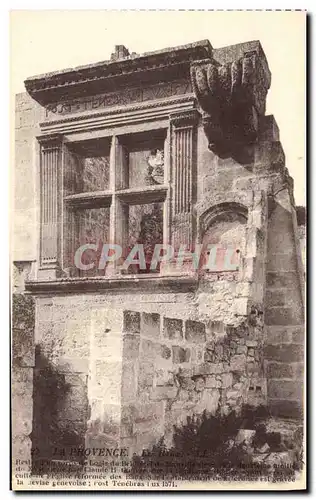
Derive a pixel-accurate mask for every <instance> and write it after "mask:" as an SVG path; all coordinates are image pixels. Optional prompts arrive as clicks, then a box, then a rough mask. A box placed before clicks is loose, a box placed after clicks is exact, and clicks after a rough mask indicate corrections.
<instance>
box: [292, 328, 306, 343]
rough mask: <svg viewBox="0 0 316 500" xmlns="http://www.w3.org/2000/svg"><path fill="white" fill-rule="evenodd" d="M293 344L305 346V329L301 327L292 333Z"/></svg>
mask: <svg viewBox="0 0 316 500" xmlns="http://www.w3.org/2000/svg"><path fill="white" fill-rule="evenodd" d="M292 342H293V343H294V344H304V342H305V327H304V326H300V327H297V328H294V329H293V331H292Z"/></svg>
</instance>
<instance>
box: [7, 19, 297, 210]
mask: <svg viewBox="0 0 316 500" xmlns="http://www.w3.org/2000/svg"><path fill="white" fill-rule="evenodd" d="M10 31H11V32H10V37H11V40H10V43H11V91H12V94H16V93H19V92H24V91H25V88H24V83H23V82H24V80H25V79H26V78H27V77H29V76H34V75H37V74H41V73H46V72H49V71H54V70H60V69H65V68H71V67H74V66H79V65H83V64H89V63H93V62H98V61H103V60H107V59H109V58H110V55H111V53H112V52H113V50H114V46H115V45H125V46H126V47H127V48H128V49H129V51H130V52H136V53H143V52H149V51H154V50H159V49H163V48H166V47H174V46H177V45H182V44H186V43H191V42H194V41H198V40H203V39H208V40H209V41H210V42H211V44H212V46H213V47H214V48H217V47H223V46H225V45H231V44H235V43H240V42H245V41H249V40H260V42H261V45H262V47H263V50H264V52H265V54H266V57H267V60H268V64H269V67H270V70H271V73H272V83H271V88H270V90H269V93H268V97H267V110H266V114H273V115H274V117H275V119H276V121H277V123H278V126H279V128H280V139H281V142H282V145H283V149H284V151H285V156H286V166H287V167H288V169H289V172H290V175H291V176H292V177H293V178H294V196H295V201H296V204H297V205H305V160H306V156H305V136H306V131H305V121H306V119H305V87H306V83H305V71H306V70H305V39H306V35H305V13H304V12H298V11H282V12H279V11H261V12H260V11H130V10H126V11H113V10H112V11H106V10H77V11H76V10H64V11H62V10H51V11H49V10H45V11H44V10H43V11H40V10H37V11H36V10H35V11H34V10H33V11H32V10H28V11H22V10H20V11H19V10H16V11H12V12H11V30H10Z"/></svg>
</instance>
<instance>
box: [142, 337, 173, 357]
mask: <svg viewBox="0 0 316 500" xmlns="http://www.w3.org/2000/svg"><path fill="white" fill-rule="evenodd" d="M140 347H141V348H140V351H141V359H147V360H156V359H159V358H161V357H163V358H164V359H169V358H170V355H171V351H170V349H169V348H168V347H167V346H162V345H161V344H160V343H158V342H152V341H151V340H144V339H141V344H140Z"/></svg>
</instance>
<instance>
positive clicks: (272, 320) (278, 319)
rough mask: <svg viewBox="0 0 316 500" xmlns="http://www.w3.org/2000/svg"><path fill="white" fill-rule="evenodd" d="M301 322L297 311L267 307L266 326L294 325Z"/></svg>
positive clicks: (287, 308) (288, 308)
mask: <svg viewBox="0 0 316 500" xmlns="http://www.w3.org/2000/svg"><path fill="white" fill-rule="evenodd" d="M301 321H302V317H301V315H300V314H299V313H298V311H296V310H295V309H293V308H290V307H269V308H267V310H266V313H265V322H266V324H267V325H296V324H298V323H300V322H301Z"/></svg>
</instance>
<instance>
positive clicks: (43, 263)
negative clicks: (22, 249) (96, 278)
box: [38, 135, 62, 279]
mask: <svg viewBox="0 0 316 500" xmlns="http://www.w3.org/2000/svg"><path fill="white" fill-rule="evenodd" d="M38 140H39V143H40V267H39V278H45V279H54V278H56V277H58V274H59V273H58V271H59V269H60V258H61V255H60V253H61V252H60V250H61V245H60V241H61V235H60V230H59V226H60V221H61V200H62V196H61V191H62V136H61V135H54V136H47V137H40V138H39V139H38Z"/></svg>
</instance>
